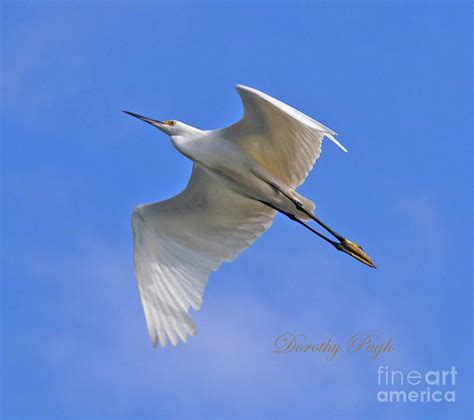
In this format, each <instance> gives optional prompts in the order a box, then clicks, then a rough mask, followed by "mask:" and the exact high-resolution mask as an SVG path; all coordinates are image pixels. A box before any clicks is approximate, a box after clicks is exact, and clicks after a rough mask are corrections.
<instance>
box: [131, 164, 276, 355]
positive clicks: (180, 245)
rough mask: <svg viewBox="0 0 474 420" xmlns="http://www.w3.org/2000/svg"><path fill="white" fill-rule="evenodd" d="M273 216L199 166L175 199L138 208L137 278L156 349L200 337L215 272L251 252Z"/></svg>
mask: <svg viewBox="0 0 474 420" xmlns="http://www.w3.org/2000/svg"><path fill="white" fill-rule="evenodd" d="M274 216H275V211H274V210H272V209H270V208H269V207H267V206H265V205H263V204H261V203H259V202H257V201H253V200H250V199H247V198H245V197H242V196H239V195H237V194H236V193H234V192H232V191H230V190H227V189H226V188H225V187H224V186H221V185H220V184H219V183H218V181H215V180H214V179H213V178H211V177H210V176H209V175H208V174H207V173H206V172H205V171H204V169H202V168H201V167H199V166H198V165H196V164H195V165H194V166H193V172H192V175H191V179H190V180H189V183H188V185H187V187H186V189H185V190H184V191H183V192H182V193H180V194H178V195H177V196H175V197H173V198H171V199H169V200H165V201H160V202H157V203H152V204H146V205H141V206H138V207H136V208H135V210H134V212H133V216H132V227H133V239H134V243H135V272H136V276H137V281H138V288H139V291H140V296H141V300H142V304H143V309H144V311H145V317H146V321H147V325H148V332H149V334H150V338H151V340H152V342H153V345H154V346H156V344H157V342H158V341H159V342H160V344H161V345H162V346H165V345H166V344H167V342H168V339H169V340H170V341H171V343H172V344H173V345H176V344H177V342H178V339H181V340H183V341H186V340H187V338H188V335H194V334H195V332H196V327H195V324H194V322H193V320H192V318H191V317H190V315H189V314H188V311H189V307H190V306H192V307H193V308H194V309H199V308H200V306H201V303H202V298H203V294H204V289H205V287H206V284H207V280H208V277H209V274H210V272H211V271H215V270H217V269H218V268H219V266H220V265H221V263H222V262H224V261H232V260H233V259H235V258H236V257H237V255H238V254H239V253H240V252H242V251H243V250H244V249H246V248H247V247H248V246H250V245H251V244H252V243H253V242H254V241H255V240H256V239H257V238H258V237H259V236H260V235H261V234H262V233H263V232H264V231H265V230H266V229H268V228H269V227H270V226H271V224H272V221H273V217H274Z"/></svg>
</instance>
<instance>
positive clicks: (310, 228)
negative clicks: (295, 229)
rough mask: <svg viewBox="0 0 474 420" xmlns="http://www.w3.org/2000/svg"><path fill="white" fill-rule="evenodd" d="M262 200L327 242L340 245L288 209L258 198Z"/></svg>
mask: <svg viewBox="0 0 474 420" xmlns="http://www.w3.org/2000/svg"><path fill="white" fill-rule="evenodd" d="M258 201H260V203H262V204H265V205H266V206H268V207H271V208H272V209H273V210H276V211H278V212H279V213H281V214H284V215H285V216H286V217H288V218H289V219H291V220H293V221H295V222H297V223H299V224H300V225H302V226H304V227H305V228H306V229H308V230H309V231H311V232H313V233H314V234H315V235H318V236H319V237H320V238H322V239H324V240H325V241H326V242H329V243H330V244H331V245H333V246H334V247H335V248H337V247H338V245H339V243H338V242H335V241H333V240H331V239H329V238H328V237H327V236H325V235H323V234H322V233H320V232H318V231H317V230H315V229H313V228H312V227H311V226H309V225H308V224H306V223H305V222H303V221H302V220H301V219H298V218H297V217H296V216H295V215H294V214H291V213H287V212H286V211H283V210H280V209H278V208H276V207H275V206H273V205H272V204H270V203H267V202H265V201H261V200H258Z"/></svg>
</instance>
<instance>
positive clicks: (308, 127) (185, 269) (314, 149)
mask: <svg viewBox="0 0 474 420" xmlns="http://www.w3.org/2000/svg"><path fill="white" fill-rule="evenodd" d="M237 90H238V92H239V94H240V95H241V97H242V100H243V103H244V117H243V118H242V119H241V120H240V121H239V122H237V123H235V124H234V125H231V126H230V127H227V128H224V129H219V130H210V131H203V130H199V129H197V128H194V127H190V126H188V125H186V124H184V123H181V122H177V121H167V122H165V123H161V122H159V121H156V120H151V119H149V118H145V117H141V116H139V115H137V114H133V113H129V114H131V115H133V116H136V117H138V118H140V119H142V120H144V121H146V122H148V123H150V124H152V125H154V126H156V127H158V128H160V129H161V130H162V131H165V132H166V133H167V134H169V135H170V136H171V141H172V143H173V145H174V146H175V148H176V149H177V150H178V151H179V152H180V153H182V154H183V155H185V156H186V157H188V158H189V159H191V160H192V161H193V163H194V166H193V172H192V175H191V179H190V181H189V183H188V186H187V187H186V189H185V190H184V191H183V192H182V193H180V194H178V195H177V196H175V197H173V198H171V199H169V200H165V201H161V202H157V203H153V204H148V205H141V206H138V207H137V208H136V209H135V210H134V213H133V218H132V225H133V233H134V241H135V268H136V274H137V280H138V286H139V290H140V295H141V298H142V303H143V307H144V311H145V316H146V319H147V324H148V330H149V333H150V337H151V339H152V342H153V344H154V345H156V344H157V342H158V341H159V342H160V344H161V345H163V346H164V345H166V343H167V341H168V339H169V340H170V341H171V342H172V343H173V344H174V345H175V344H176V343H177V342H178V339H182V340H183V341H186V340H187V337H188V335H194V333H195V332H196V328H195V325H194V322H193V321H192V319H191V317H190V316H189V313H188V311H189V307H190V306H192V307H193V308H194V309H198V308H199V307H200V306H201V303H202V297H203V293H204V288H205V286H206V284H207V280H208V276H209V273H210V272H211V271H215V270H217V268H218V267H219V266H220V264H221V263H222V262H224V261H231V260H233V259H234V258H235V257H236V256H237V255H238V254H239V253H240V252H241V251H243V250H244V249H245V248H247V247H248V246H249V245H251V244H252V243H253V242H254V241H255V239H257V237H258V236H260V234H261V233H263V232H264V231H265V230H266V229H268V228H269V227H270V226H271V223H272V221H273V218H274V216H275V214H276V212H277V211H278V212H281V213H283V214H285V215H286V216H288V217H290V218H292V219H293V220H295V221H297V222H298V223H301V224H303V225H304V226H305V227H307V228H308V229H310V230H311V231H313V232H314V233H316V234H317V235H318V236H321V237H322V238H323V239H325V240H326V241H328V242H330V243H331V244H333V245H334V246H335V247H336V248H337V249H339V250H341V251H344V252H346V253H348V254H349V255H351V256H353V257H355V258H357V259H358V260H360V261H362V262H364V263H365V264H367V265H371V266H373V264H372V262H371V260H370V258H369V257H368V256H367V255H366V254H365V253H364V252H363V251H362V249H361V248H360V247H359V246H358V245H357V244H354V243H353V242H351V241H349V240H347V239H345V238H343V237H341V236H340V235H338V234H337V233H335V232H334V231H332V230H331V229H330V228H329V227H328V226H326V225H325V224H324V223H323V222H321V221H320V220H319V219H318V218H317V217H316V216H315V215H314V210H315V205H314V203H313V202H312V201H311V200H309V199H307V198H305V197H303V196H301V195H300V194H299V193H297V192H296V191H295V188H296V187H297V186H298V185H300V184H301V183H302V182H303V181H304V179H305V178H306V176H307V175H308V173H309V171H310V170H311V169H312V167H313V165H314V163H315V161H316V160H317V158H318V157H319V155H320V153H321V145H322V139H323V138H324V137H325V136H326V137H328V138H330V139H331V140H332V141H334V142H335V143H336V144H337V145H338V146H340V147H341V148H342V149H343V150H345V149H344V147H343V146H342V145H341V144H340V143H339V142H338V141H337V140H336V139H335V138H334V136H335V134H336V133H335V132H333V131H332V130H330V129H329V128H327V127H325V126H324V125H322V124H320V123H318V122H316V121H315V120H313V119H311V118H310V117H308V116H306V115H304V114H302V113H301V112H299V111H297V110H295V109H293V108H291V107H289V106H288V105H285V104H283V103H282V102H280V101H277V100H276V99H274V98H271V97H270V96H268V95H265V94H263V93H261V92H259V91H257V90H255V89H251V88H248V87H245V86H241V85H239V86H238V87H237ZM310 219H313V220H315V221H316V222H317V223H319V224H320V225H322V226H323V227H324V228H325V229H326V230H328V231H329V232H330V233H331V234H333V235H334V236H336V237H337V238H338V239H339V240H340V242H334V241H332V240H330V239H328V238H327V237H325V236H324V235H322V234H320V233H319V232H316V231H315V230H314V229H313V228H311V227H309V226H308V225H307V224H306V223H305V222H304V221H305V220H310Z"/></svg>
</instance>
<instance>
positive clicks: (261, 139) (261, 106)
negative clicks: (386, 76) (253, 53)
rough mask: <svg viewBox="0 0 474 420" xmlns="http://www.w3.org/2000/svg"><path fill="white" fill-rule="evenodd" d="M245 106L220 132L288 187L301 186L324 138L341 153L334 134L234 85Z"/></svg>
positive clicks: (296, 113)
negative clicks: (333, 144)
mask: <svg viewBox="0 0 474 420" xmlns="http://www.w3.org/2000/svg"><path fill="white" fill-rule="evenodd" d="M237 91H238V92H239V95H240V97H241V98H242V102H243V105H244V116H243V118H242V119H241V120H240V121H238V122H237V123H235V124H234V125H231V126H230V127H227V128H225V129H223V136H224V137H225V138H228V139H230V140H232V141H234V142H235V143H236V144H238V145H239V146H240V147H241V148H242V149H243V150H244V151H245V152H246V153H248V154H249V155H250V156H252V157H253V158H254V159H255V160H257V161H258V162H259V163H260V164H261V165H263V166H264V167H265V169H267V170H268V171H269V172H270V173H271V174H273V175H274V176H276V177H277V178H278V179H280V180H281V181H283V182H285V183H286V184H287V185H288V186H290V187H292V188H296V187H297V186H298V185H300V184H302V183H303V181H304V180H305V179H306V177H307V176H308V173H309V172H310V171H311V169H312V168H313V165H314V163H315V162H316V160H317V159H318V158H319V155H320V154H321V145H322V140H323V138H324V137H328V138H329V139H331V140H332V141H333V142H334V143H336V144H337V145H338V146H339V147H340V148H341V149H342V150H344V151H346V152H347V150H346V149H345V148H344V146H342V145H341V144H340V143H339V142H338V141H337V140H336V139H335V137H334V136H335V135H336V133H335V132H334V131H332V130H331V129H329V128H328V127H325V126H324V125H322V124H321V123H319V122H317V121H315V120H313V119H312V118H310V117H308V116H307V115H305V114H303V113H302V112H300V111H298V110H296V109H294V108H292V107H290V106H288V105H286V104H284V103H283V102H280V101H279V100H277V99H275V98H272V97H271V96H268V95H266V94H264V93H262V92H259V91H258V90H256V89H252V88H249V87H246V86H243V85H237Z"/></svg>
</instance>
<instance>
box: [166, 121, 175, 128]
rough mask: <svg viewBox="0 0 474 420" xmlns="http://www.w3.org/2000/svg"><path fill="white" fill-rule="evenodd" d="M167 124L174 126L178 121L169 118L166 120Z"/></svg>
mask: <svg viewBox="0 0 474 420" xmlns="http://www.w3.org/2000/svg"><path fill="white" fill-rule="evenodd" d="M166 124H167V125H170V126H171V127H172V126H173V125H176V121H173V120H169V121H166Z"/></svg>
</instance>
